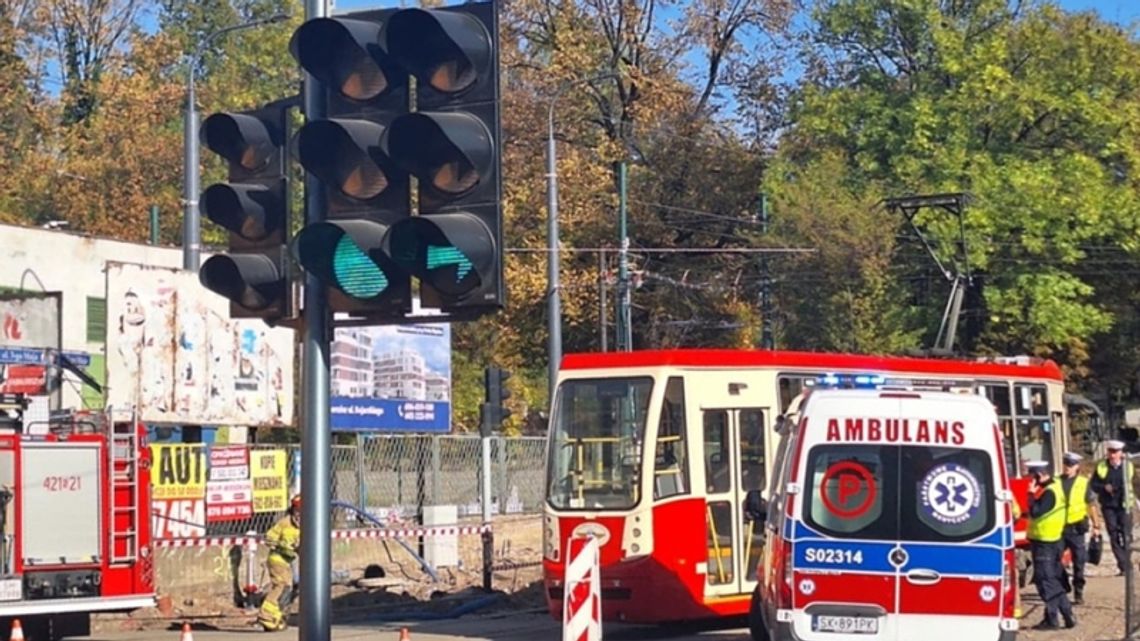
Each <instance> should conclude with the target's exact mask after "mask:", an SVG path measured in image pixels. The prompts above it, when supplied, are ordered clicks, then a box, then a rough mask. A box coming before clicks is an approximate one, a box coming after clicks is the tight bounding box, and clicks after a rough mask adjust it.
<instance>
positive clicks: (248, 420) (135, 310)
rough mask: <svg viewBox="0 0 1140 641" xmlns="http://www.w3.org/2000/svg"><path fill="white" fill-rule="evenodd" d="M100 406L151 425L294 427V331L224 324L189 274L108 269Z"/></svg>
mask: <svg viewBox="0 0 1140 641" xmlns="http://www.w3.org/2000/svg"><path fill="white" fill-rule="evenodd" d="M106 271H107V361H106V366H107V403H108V404H109V405H111V406H112V407H131V406H135V407H137V408H138V410H139V416H140V419H141V420H143V421H146V422H148V423H180V424H191V425H202V424H225V425H251V426H273V425H289V424H291V423H292V421H293V347H294V334H293V331H292V330H289V329H284V328H278V329H270V328H269V327H268V326H266V325H265V323H264V322H262V321H261V320H258V319H249V320H247V319H238V320H231V319H230V318H229V302H228V301H226V300H225V299H224V298H222V297H221V296H218V295H216V294H213V293H212V292H210V291H208V290H207V289H205V288H204V287H202V286H201V284H199V282H198V275H197V273H195V272H189V271H178V270H173V269H167V268H162V267H147V266H143V265H133V264H125V263H113V262H108V263H107V269H106Z"/></svg>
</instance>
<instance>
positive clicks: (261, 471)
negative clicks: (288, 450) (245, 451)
mask: <svg viewBox="0 0 1140 641" xmlns="http://www.w3.org/2000/svg"><path fill="white" fill-rule="evenodd" d="M285 461H286V454H285V450H254V451H253V452H251V453H250V460H249V464H250V476H251V477H252V478H253V511H254V512H256V513H258V514H261V513H263V512H284V511H285V508H286V507H288V505H289V497H288V489H289V488H288V487H287V485H286V482H287V480H288V479H287V478H286V474H287V472H286V469H285Z"/></svg>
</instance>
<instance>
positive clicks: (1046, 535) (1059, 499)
mask: <svg viewBox="0 0 1140 641" xmlns="http://www.w3.org/2000/svg"><path fill="white" fill-rule="evenodd" d="M1045 491H1046V492H1052V493H1053V499H1054V502H1053V509H1051V510H1049V511H1048V512H1046V513H1045V514H1042V515H1041V516H1039V517H1037V518H1033V517H1032V516H1030V518H1029V531H1028V532H1027V533H1026V535H1027V536H1028V538H1029V540H1030V541H1040V542H1042V543H1052V542H1054V541H1060V540H1061V537H1062V536H1063V535H1064V533H1065V493H1064V492H1062V491H1061V484H1060V483H1059V482H1058V481H1056V480H1053V481H1052V482H1051V483H1049V485H1048V487H1046V488H1045Z"/></svg>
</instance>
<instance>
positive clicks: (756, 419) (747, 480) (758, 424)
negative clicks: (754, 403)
mask: <svg viewBox="0 0 1140 641" xmlns="http://www.w3.org/2000/svg"><path fill="white" fill-rule="evenodd" d="M767 467H768V466H767V460H766V458H765V455H764V410H759V409H744V410H740V481H741V486H742V487H741V488H740V489H741V490H742V491H744V492H747V491H749V490H763V489H764V485H765V481H766V480H767V479H766V478H765V476H764V475H765V474H766V473H767Z"/></svg>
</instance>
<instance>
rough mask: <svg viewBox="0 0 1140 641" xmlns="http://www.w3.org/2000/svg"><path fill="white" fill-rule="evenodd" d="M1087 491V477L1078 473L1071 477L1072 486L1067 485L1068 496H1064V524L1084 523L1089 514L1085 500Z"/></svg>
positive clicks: (1087, 503)
mask: <svg viewBox="0 0 1140 641" xmlns="http://www.w3.org/2000/svg"><path fill="white" fill-rule="evenodd" d="M1062 487H1063V486H1062ZM1088 493H1089V480H1088V478H1086V477H1084V476H1081V475H1079V474H1078V475H1077V478H1075V479H1073V484H1072V486H1070V487H1069V496H1067V497H1065V510H1066V511H1065V513H1066V515H1067V518H1066V519H1065V524H1066V525H1073V524H1076V523H1084V521H1085V519H1086V518H1087V517H1088V515H1089V502H1088V501H1087V500H1085V499H1087V498H1088Z"/></svg>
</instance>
